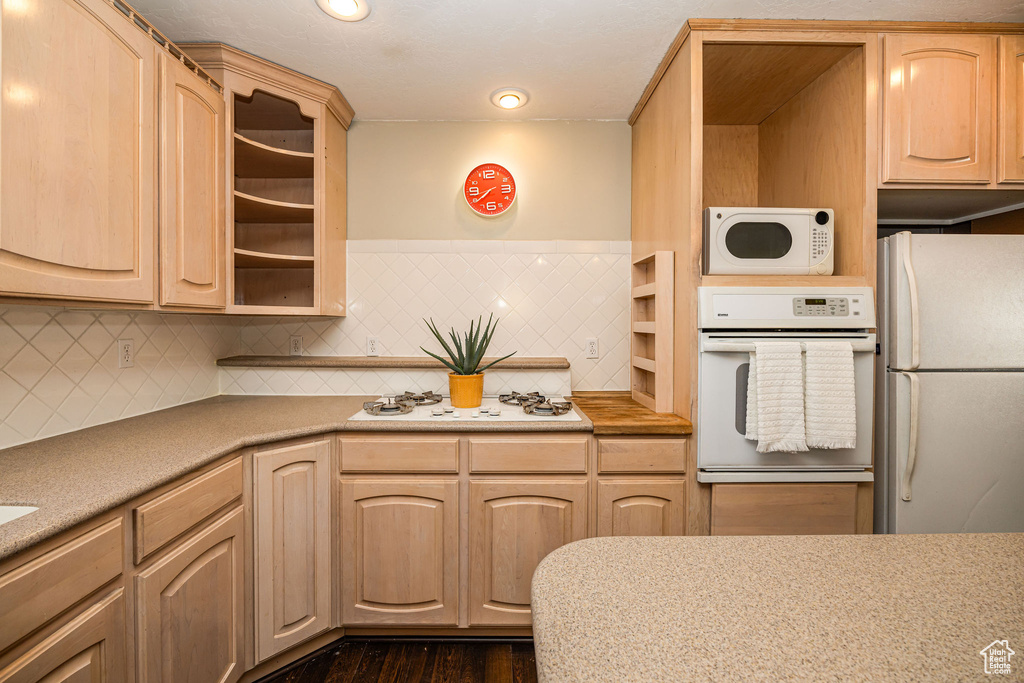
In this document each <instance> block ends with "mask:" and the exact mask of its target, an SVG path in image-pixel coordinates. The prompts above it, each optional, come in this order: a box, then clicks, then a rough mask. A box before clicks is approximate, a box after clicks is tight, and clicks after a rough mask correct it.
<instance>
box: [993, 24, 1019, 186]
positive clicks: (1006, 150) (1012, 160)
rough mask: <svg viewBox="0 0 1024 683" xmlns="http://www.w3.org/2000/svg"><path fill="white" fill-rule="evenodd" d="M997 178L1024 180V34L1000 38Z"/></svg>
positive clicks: (1017, 181) (1002, 180)
mask: <svg viewBox="0 0 1024 683" xmlns="http://www.w3.org/2000/svg"><path fill="white" fill-rule="evenodd" d="M997 154H998V157H999V159H998V164H999V167H998V174H999V177H998V180H999V182H1001V183H1020V182H1024V36H1002V37H1001V38H1000V39H999V148H998V150H997Z"/></svg>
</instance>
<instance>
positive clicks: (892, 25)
mask: <svg viewBox="0 0 1024 683" xmlns="http://www.w3.org/2000/svg"><path fill="white" fill-rule="evenodd" d="M692 31H814V32H823V31H833V32H842V33H988V34H999V35H1015V34H1022V33H1024V23H1009V22H1005V23H1000V22H977V23H974V22H969V21H827V20H817V19H689V20H687V21H686V22H684V23H683V26H682V28H680V29H679V33H677V34H676V37H675V38H674V39H673V40H672V44H671V45H669V48H668V51H666V52H665V56H664V57H663V58H662V60H661V63H659V64H658V68H657V69H655V71H654V75H653V76H651V80H650V81H649V82H648V83H647V87H646V88H644V91H643V93H642V94H641V95H640V99H639V100H637V103H636V106H635V107H633V112H632V113H631V114H630V115H629V125H631V126H632V125H633V124H634V123H636V120H637V118H638V117H639V116H640V112H642V111H643V110H644V106H645V105H646V104H647V100H649V99H650V98H651V95H652V94H654V90H655V88H657V87H658V83H660V82H661V78H662V76H664V75H665V72H666V71H667V70H668V67H669V65H670V64H671V63H672V60H673V59H675V57H676V54H678V52H679V50H680V49H681V48H682V47H683V43H685V42H686V39H687V37H689V35H690V33H691V32H692ZM706 39H707V38H706ZM711 40H713V38H711Z"/></svg>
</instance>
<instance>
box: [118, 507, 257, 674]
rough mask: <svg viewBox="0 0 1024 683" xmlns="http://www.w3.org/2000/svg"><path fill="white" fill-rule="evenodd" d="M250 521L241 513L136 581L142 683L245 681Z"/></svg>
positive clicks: (138, 669) (224, 518)
mask: <svg viewBox="0 0 1024 683" xmlns="http://www.w3.org/2000/svg"><path fill="white" fill-rule="evenodd" d="M243 517H244V514H243V510H242V508H241V507H237V508H235V509H234V510H232V511H231V512H228V513H227V514H225V515H224V516H222V517H221V518H219V519H218V520H217V521H215V522H214V523H213V524H211V525H210V526H208V527H206V528H205V529H204V530H203V531H200V532H199V533H197V534H195V535H194V536H192V537H190V538H188V539H187V540H185V541H183V542H181V543H180V544H178V545H177V546H175V547H174V548H172V549H171V550H170V551H169V552H168V553H167V554H166V555H164V556H162V557H161V558H160V559H158V560H157V561H155V562H154V563H153V564H151V565H149V566H148V567H147V568H145V569H143V570H142V571H140V572H139V573H138V574H137V575H136V577H135V617H136V643H135V647H136V677H137V679H138V680H139V681H140V682H144V683H157V682H161V683H176V682H177V681H218V682H219V683H231V681H237V680H238V679H239V677H241V675H242V668H243V666H244V664H243V661H242V653H243V651H244V633H245V628H244V624H243V619H244V590H243V582H244V567H243V564H242V563H243V557H244V553H243V549H242V546H243V535H244V522H243Z"/></svg>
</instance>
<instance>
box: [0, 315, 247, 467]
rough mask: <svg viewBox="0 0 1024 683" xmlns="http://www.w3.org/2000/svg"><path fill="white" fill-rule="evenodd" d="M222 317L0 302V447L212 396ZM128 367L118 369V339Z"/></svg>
mask: <svg viewBox="0 0 1024 683" xmlns="http://www.w3.org/2000/svg"><path fill="white" fill-rule="evenodd" d="M240 325H241V321H240V320H238V319H233V318H226V317H223V316H198V315H169V314H161V313H153V312H149V311H141V312H118V311H99V312H97V311H79V310H71V309H63V308H48V307H29V306H10V307H2V306H0V448H5V447H8V446H13V445H16V444H19V443H23V442H25V441H31V440H34V439H41V438H44V437H47V436H53V435H55V434H62V433H64V432H69V431H72V430H75V429H81V428H82V427H89V426H92V425H97V424H101V423H104V422H110V421H112V420H117V419H120V418H124V417H131V416H133V415H139V414H142V413H148V412H151V411H153V410H160V409H162V408H169V407H171V406H175V405H179V404H181V403H188V402H190V401H197V400H199V399H202V398H208V397H210V396H216V395H217V394H219V393H220V373H219V372H218V370H219V369H218V367H217V365H216V361H217V358H220V357H223V356H225V355H230V354H232V353H235V352H237V349H238V338H239V328H240ZM118 339H131V340H133V342H134V346H135V364H134V367H130V368H118V367H117V340H118Z"/></svg>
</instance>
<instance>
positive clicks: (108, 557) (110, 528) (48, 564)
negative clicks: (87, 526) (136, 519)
mask: <svg viewBox="0 0 1024 683" xmlns="http://www.w3.org/2000/svg"><path fill="white" fill-rule="evenodd" d="M123 528H124V527H123V525H122V523H121V520H120V519H112V520H110V521H109V522H107V523H106V524H104V525H102V526H100V527H98V528H96V529H93V530H92V531H89V532H87V533H85V534H82V535H81V536H79V537H78V538H75V539H73V540H71V541H68V542H67V543H65V544H63V545H61V546H59V547H57V548H54V549H53V550H51V551H50V552H48V553H46V554H45V555H42V556H40V557H37V558H36V559H34V560H32V561H31V562H28V563H27V564H24V565H22V566H21V567H18V568H17V569H15V570H14V571H11V572H9V573H7V574H6V575H4V576H2V577H0V650H4V649H6V648H7V647H8V646H9V645H11V644H12V643H14V642H16V641H18V640H20V639H21V638H23V637H25V636H27V635H28V634H29V633H31V632H32V631H34V630H36V629H37V628H39V627H40V626H42V625H43V624H45V623H47V622H48V621H50V620H51V619H53V618H54V617H56V616H57V615H59V614H60V613H61V612H63V611H64V610H66V609H68V608H69V607H71V606H72V605H74V604H75V603H77V602H79V601H80V600H82V599H83V598H85V597H86V596H87V595H89V594H90V593H92V592H93V591H95V590H96V589H97V588H99V587H100V586H102V585H104V584H105V583H108V582H109V581H112V580H113V579H115V578H117V577H118V576H120V574H121V566H122V563H123V561H124V559H123V558H124V531H123Z"/></svg>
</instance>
